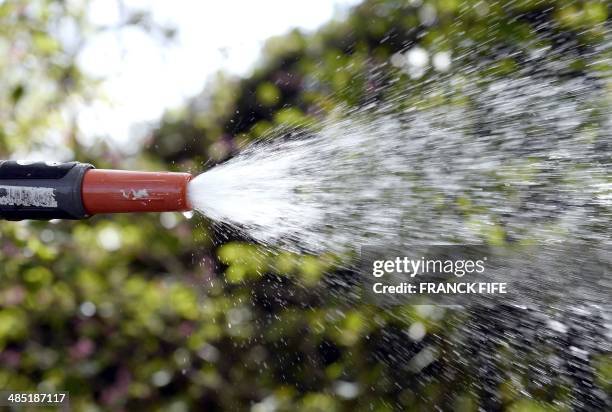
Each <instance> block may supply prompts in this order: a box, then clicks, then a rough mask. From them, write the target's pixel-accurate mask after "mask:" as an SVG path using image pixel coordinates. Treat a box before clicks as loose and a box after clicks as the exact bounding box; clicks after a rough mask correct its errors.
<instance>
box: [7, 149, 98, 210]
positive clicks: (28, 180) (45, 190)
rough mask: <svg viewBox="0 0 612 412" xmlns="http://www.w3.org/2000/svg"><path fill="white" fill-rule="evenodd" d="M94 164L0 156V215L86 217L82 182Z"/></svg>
mask: <svg viewBox="0 0 612 412" xmlns="http://www.w3.org/2000/svg"><path fill="white" fill-rule="evenodd" d="M92 168H93V166H92V165H90V164H86V163H78V162H69V163H55V162H23V161H12V160H0V219H6V220H25V219H35V220H51V219H85V218H87V217H88V214H87V212H86V210H85V208H84V207H83V199H82V195H81V186H82V183H83V176H84V175H85V172H87V170H89V169H92Z"/></svg>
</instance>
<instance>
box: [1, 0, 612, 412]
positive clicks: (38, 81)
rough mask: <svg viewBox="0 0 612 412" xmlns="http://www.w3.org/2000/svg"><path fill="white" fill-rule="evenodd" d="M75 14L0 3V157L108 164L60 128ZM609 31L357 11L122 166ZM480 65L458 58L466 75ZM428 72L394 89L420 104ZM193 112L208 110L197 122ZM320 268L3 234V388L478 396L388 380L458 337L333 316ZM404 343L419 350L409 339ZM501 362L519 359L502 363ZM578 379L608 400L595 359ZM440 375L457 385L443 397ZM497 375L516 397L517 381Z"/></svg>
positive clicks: (122, 241) (173, 161)
mask: <svg viewBox="0 0 612 412" xmlns="http://www.w3.org/2000/svg"><path fill="white" fill-rule="evenodd" d="M506 3H508V4H506ZM83 7H84V5H83V4H81V3H80V2H79V1H51V0H36V1H15V0H6V1H4V2H0V73H2V76H1V77H0V157H5V156H7V155H8V154H9V153H19V152H24V151H29V150H32V149H33V148H38V147H41V145H43V144H44V141H45V140H46V137H47V135H48V133H51V132H53V133H56V134H57V133H58V132H59V133H60V134H62V135H63V136H66V137H65V139H64V140H63V144H65V146H66V147H67V148H68V149H69V150H71V151H72V152H73V153H74V154H75V156H76V157H79V160H82V161H87V160H90V161H93V162H95V163H97V164H98V165H100V166H119V164H117V163H116V162H115V163H114V162H113V161H111V160H110V159H109V157H108V156H106V155H105V153H103V151H102V153H97V152H96V151H93V152H92V151H87V152H86V151H84V150H83V149H82V148H81V147H80V146H79V144H78V141H77V140H76V139H75V136H76V134H78V131H77V130H74V128H73V126H72V124H71V122H70V121H67V120H66V117H65V116H63V115H62V113H66V110H68V109H67V108H68V107H69V104H68V103H69V100H70V98H71V97H75V96H77V97H79V98H85V99H88V98H91V97H92V96H94V97H95V85H96V83H95V82H94V81H92V80H91V79H87V78H85V77H84V76H83V75H82V74H81V73H80V72H79V71H78V68H77V67H76V65H75V62H74V56H75V51H74V50H65V49H64V48H63V45H62V44H61V42H60V41H59V39H58V38H57V31H56V30H54V27H57V25H58V24H68V21H70V22H72V23H71V24H74V25H75V26H76V27H77V28H78V30H77V33H78V35H79V36H82V39H81V40H82V41H86V33H87V32H88V30H89V29H88V24H87V21H86V19H85V16H84V12H83ZM432 15H433V16H434V17H433V20H431V19H430V20H431V21H428V22H424V21H423V20H427V18H424V17H423V16H425V17H427V16H432ZM609 16H610V10H609V5H608V4H607V3H606V2H603V1H586V0H585V1H577V2H565V1H558V2H556V1H552V0H544V1H527V0H522V1H515V2H503V1H498V2H493V1H485V0H425V1H423V2H416V1H415V2H406V1H400V0H391V1H381V0H367V1H365V2H364V3H363V4H361V5H359V6H357V7H355V8H354V9H353V10H352V11H351V12H350V13H349V15H348V16H347V18H346V19H345V20H343V21H336V22H331V23H329V24H328V25H326V26H324V27H323V28H321V29H320V30H319V31H318V32H317V33H315V34H312V35H311V34H308V35H307V34H304V33H302V32H300V31H297V30H296V31H292V32H291V33H288V34H286V35H284V36H281V37H278V38H275V39H271V40H270V41H269V42H268V44H267V46H266V48H265V51H264V56H263V63H262V64H261V65H260V66H259V67H258V68H257V70H256V71H255V72H254V74H253V75H251V76H249V77H247V78H243V79H231V78H227V77H224V76H222V75H220V76H219V78H218V79H216V80H215V84H214V85H212V87H211V88H209V89H207V90H206V92H205V93H204V94H203V95H202V96H200V97H199V98H198V99H196V100H195V101H194V102H188V103H187V104H186V107H185V108H183V109H181V110H179V111H176V112H172V113H168V114H167V115H166V116H165V119H164V121H163V122H162V124H161V125H160V126H159V128H158V130H157V131H156V133H155V136H154V139H153V141H152V142H151V145H150V147H149V148H148V149H147V150H146V151H145V152H144V153H143V154H142V157H141V159H139V162H140V164H141V165H143V166H144V167H146V168H150V169H153V168H160V169H168V170H194V171H195V170H199V169H200V167H201V165H202V164H203V163H204V162H205V161H207V160H210V159H212V160H213V161H221V160H223V159H225V158H227V157H228V156H230V155H231V154H232V153H234V152H235V151H236V150H237V149H238V148H239V147H240V146H241V145H243V144H245V143H247V142H249V141H252V140H255V139H259V138H261V137H262V136H265V135H266V133H267V132H268V131H269V130H270V129H271V128H273V127H276V126H284V125H291V124H295V123H304V122H306V123H309V124H310V123H312V124H316V122H317V120H319V119H322V118H324V116H326V115H327V114H329V113H331V112H332V111H333V110H334V108H336V107H338V106H340V105H349V106H356V105H360V104H363V103H365V102H367V101H369V100H371V99H372V98H375V97H377V96H373V95H372V94H371V93H372V92H371V88H370V87H369V83H370V82H384V79H385V70H386V69H385V67H386V66H385V63H387V62H388V61H389V59H390V58H391V56H393V55H394V54H395V53H397V52H400V51H403V50H405V49H406V48H407V47H411V46H414V45H417V44H418V45H419V46H421V47H424V48H426V49H427V50H429V51H430V52H432V53H435V52H438V51H449V50H450V51H452V52H453V53H454V54H461V53H463V52H466V51H469V50H478V51H479V53H486V51H487V49H486V48H476V47H475V46H474V45H475V44H476V45H481V44H484V43H485V42H486V43H487V44H490V45H492V46H493V45H495V46H499V47H507V48H509V49H512V48H513V47H516V45H517V44H518V43H519V42H524V41H527V40H533V39H534V38H535V31H536V29H535V26H536V25H537V23H538V21H541V20H542V19H543V20H545V21H549V22H556V23H559V25H560V26H558V27H555V28H554V29H551V30H553V31H563V33H564V34H566V35H567V36H569V37H570V38H572V39H575V40H576V41H577V42H584V43H592V42H594V41H596V40H597V39H598V36H600V35H601V34H602V31H603V30H604V25H601V24H600V23H602V22H606V24H607V22H608V18H609ZM138 21H139V20H138V19H135V20H134V24H138ZM585 29H589V30H585ZM245 35H246V34H245ZM479 53H473V55H471V57H470V58H471V59H474V61H479V60H480V59H482V57H483V56H482V55H480V54H479ZM519 65H520V61H517V60H515V59H514V58H506V59H503V60H498V61H493V62H492V63H491V64H490V66H489V67H487V73H486V74H490V75H504V74H507V73H511V72H512V71H513V70H515V69H516V68H517V67H518V66H519ZM429 70H430V72H427V73H426V74H425V77H423V78H421V79H411V78H409V77H408V76H406V77H404V78H401V79H400V80H399V82H398V83H397V85H396V87H397V88H407V87H410V88H414V90H415V91H417V90H418V88H419V87H425V85H424V84H425V83H426V82H425V79H427V78H428V76H430V75H432V74H433V72H431V70H433V69H429ZM371 73H375V74H376V75H371ZM415 96H418V93H415ZM415 98H416V97H415ZM200 99H204V100H205V101H206V102H207V103H209V105H208V107H209V110H207V111H205V112H202V111H201V110H200V109H198V107H201V106H199V105H197V104H195V103H197V102H198V101H199V100H200ZM453 99H455V101H454V103H456V104H467V103H466V102H465V101H463V100H462V96H460V95H457V96H456V97H453ZM413 103H416V102H410V104H413ZM418 103H419V104H439V103H441V102H439V101H429V102H418ZM402 109H403V108H401V107H400V108H398V110H402ZM68 112H69V111H68ZM73 115H74V114H73ZM69 117H70V116H69ZM524 169H525V174H528V173H532V171H531V170H530V168H529V165H525V168H524ZM457 203H458V205H457V207H458V209H459V210H460V211H461V213H464V214H465V215H466V216H467V217H469V216H470V215H474V216H476V215H477V214H478V213H480V211H479V210H477V208H476V206H474V205H472V204H471V202H470V200H469V198H468V197H465V198H460V199H458V200H457ZM442 206H443V205H442ZM473 223H474V225H480V226H479V230H481V232H482V234H483V238H485V239H488V241H489V242H490V243H493V244H500V243H503V242H504V241H505V233H504V229H503V227H502V226H500V225H497V224H491V225H482V224H481V223H479V222H478V221H477V220H476V218H474V220H473ZM336 266H337V262H336V261H335V260H334V258H333V257H330V256H310V255H299V254H293V253H289V252H282V253H276V254H275V253H271V252H270V251H267V250H264V249H262V248H261V247H258V246H257V245H253V244H249V243H247V242H246V241H245V240H244V239H240V238H239V237H238V236H236V237H234V238H232V239H230V240H227V239H225V238H223V237H221V236H219V234H218V233H216V232H215V230H213V229H212V228H211V227H209V226H208V222H205V221H201V220H199V218H194V219H193V220H191V221H189V220H187V219H185V218H184V217H183V216H182V215H178V214H171V215H168V214H166V215H162V216H130V217H113V218H111V217H96V218H94V219H90V220H89V221H86V222H59V223H36V222H29V223H7V222H2V223H1V226H0V388H2V389H4V388H8V389H11V390H36V389H39V390H48V391H50V390H68V391H70V393H71V402H72V405H73V407H74V409H75V410H130V411H132V410H160V411H161V410H176V411H181V410H246V409H248V408H251V407H252V409H253V410H254V411H265V410H270V406H274V407H275V408H276V409H277V410H282V411H293V410H301V411H335V410H337V411H341V410H357V411H366V410H367V411H392V410H415V411H416V410H431V409H432V407H433V405H439V406H440V407H441V408H442V409H446V410H450V409H456V410H462V411H473V410H477V409H478V407H479V405H480V404H481V402H482V401H483V399H482V398H481V397H480V396H479V395H478V394H476V393H475V391H474V390H473V388H477V387H479V386H478V385H479V382H478V377H477V376H475V375H474V374H473V372H474V370H473V369H470V368H469V367H466V366H465V365H463V364H461V363H459V364H453V365H444V362H445V360H444V358H438V360H437V363H436V368H438V369H435V368H434V369H435V370H433V371H432V370H427V371H425V370H423V371H420V370H407V371H406V370H402V371H401V373H400V371H399V369H401V368H399V366H398V365H397V363H398V362H404V361H407V360H410V359H411V358H412V356H415V355H416V354H417V353H421V351H422V350H424V348H429V347H430V346H433V345H434V344H437V342H438V340H437V339H436V336H438V335H439V334H443V333H447V334H452V333H454V328H456V320H455V321H451V320H450V319H448V318H447V317H446V316H444V313H443V311H442V312H441V313H440V312H438V311H428V310H426V309H423V308H421V309H419V308H417V307H398V308H394V309H393V310H390V311H385V312H382V311H380V310H378V309H377V308H373V307H370V306H368V305H365V304H361V303H358V304H355V305H351V306H350V307H346V303H345V299H339V296H340V295H342V293H344V289H342V288H341V287H340V286H336V285H342V284H343V282H344V281H345V280H346V279H345V278H343V276H346V273H345V272H346V271H343V270H341V269H338V268H336ZM342 297H343V298H346V296H342ZM411 327H416V328H419V329H421V330H423V331H424V332H423V337H422V338H420V339H415V340H411V339H409V338H408V337H407V336H406V333H405V332H406V331H407V330H410V328H411ZM393 339H396V341H397V342H398V344H397V346H396V347H394V346H392V343H393ZM454 350H456V349H455V348H444V347H441V348H437V349H435V350H433V349H432V352H431V353H432V356H436V353H438V351H439V352H440V353H442V352H443V351H447V353H450V352H452V351H454ZM394 353H399V354H401V355H398V357H399V358H400V359H398V358H395V360H394V358H392V355H393V354H394ZM500 353H501V351H500ZM468 355H469V354H468ZM468 355H466V356H468ZM500 356H501V355H500ZM504 356H506V357H507V358H508V359H511V360H512V359H517V358H520V357H521V356H523V353H522V352H520V351H515V352H512V350H510V349H507V353H505V354H504ZM381 359H386V360H387V361H386V362H382V361H381ZM389 360H390V361H389ZM507 364H508V365H510V366H508V367H509V368H511V365H512V362H511V361H509V362H507ZM444 366H450V369H444ZM595 367H596V370H597V376H598V379H599V384H600V385H601V387H605V388H607V390H609V386H610V360H609V358H607V357H602V358H601V359H598V360H597V364H596V366H595ZM439 370H446V371H448V370H453V371H454V372H453V373H454V375H453V376H445V377H444V379H445V380H442V377H441V376H439V375H437V374H436V373H437V372H436V371H439ZM502 372H504V373H506V372H507V374H508V375H512V376H516V375H518V376H519V377H520V378H521V379H522V381H523V383H522V384H523V385H524V386H525V387H526V386H527V385H528V382H527V380H528V378H529V376H528V374H527V372H526V371H521V370H517V369H513V370H510V371H502ZM521 374H522V375H521ZM553 378H554V377H553ZM398 382H399V385H398ZM470 384H471V386H470ZM557 384H558V382H557V381H556V380H555V379H552V382H551V383H550V384H549V387H546V388H544V389H543V390H542V389H541V388H540V389H538V390H534V391H532V392H529V396H530V397H531V398H532V399H525V397H526V394H527V393H528V391H527V390H526V389H525V387H520V388H517V387H515V386H516V382H514V381H513V382H510V383H507V384H504V385H503V387H502V388H499V390H500V392H501V393H502V408H504V409H506V410H510V411H519V410H521V411H524V410H529V411H548V410H551V408H553V407H554V408H556V409H557V410H558V409H560V408H561V407H562V405H564V402H566V401H567V397H568V396H567V394H564V393H563V392H562V391H558V390H556V386H555V385H557ZM449 388H452V389H453V392H452V393H447V392H448V391H449ZM551 405H552V406H551ZM560 405H561V406H560Z"/></svg>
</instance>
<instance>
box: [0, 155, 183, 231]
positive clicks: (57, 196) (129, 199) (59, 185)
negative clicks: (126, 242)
mask: <svg viewBox="0 0 612 412" xmlns="http://www.w3.org/2000/svg"><path fill="white" fill-rule="evenodd" d="M191 178H192V176H191V175H190V174H189V173H170V172H135V171H123V170H104V169H95V168H94V167H93V166H92V165H90V164H86V163H78V162H69V163H55V162H20V161H7V160H0V219H7V220H24V219H36V220H51V219H85V218H88V217H89V216H91V215H95V214H99V213H126V212H171V211H187V210H190V209H191V207H190V205H189V202H188V200H187V184H188V183H189V181H190V180H191Z"/></svg>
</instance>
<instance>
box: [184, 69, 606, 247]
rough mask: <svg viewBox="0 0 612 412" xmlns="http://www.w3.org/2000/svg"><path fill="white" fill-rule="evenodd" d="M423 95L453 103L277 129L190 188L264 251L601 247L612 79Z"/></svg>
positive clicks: (464, 81) (467, 86)
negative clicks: (495, 243) (551, 243)
mask: <svg viewBox="0 0 612 412" xmlns="http://www.w3.org/2000/svg"><path fill="white" fill-rule="evenodd" d="M422 93H423V95H424V97H423V100H422V103H426V102H427V101H430V100H432V99H443V100H445V101H446V102H447V103H445V104H442V105H437V106H434V107H418V105H416V106H408V107H406V108H405V109H402V110H401V111H398V110H396V108H397V107H401V106H402V98H404V99H406V96H401V95H400V96H394V97H392V98H391V99H390V100H389V101H387V102H385V103H382V102H378V103H376V104H372V105H369V106H366V107H362V108H360V109H358V110H352V111H351V110H346V111H344V112H342V113H339V114H336V115H335V116H333V118H331V119H327V120H326V121H324V122H322V124H321V125H320V127H318V128H317V129H316V130H314V131H313V130H312V128H310V130H309V131H306V130H304V129H303V128H296V129H294V130H286V129H284V130H282V131H276V132H275V135H276V138H275V139H271V140H269V141H267V142H264V143H260V144H255V145H252V146H250V147H248V148H246V149H245V150H244V151H243V152H242V153H240V154H239V155H238V156H236V157H234V158H233V159H231V160H229V161H228V162H226V163H223V164H221V165H219V166H217V167H214V168H212V169H211V170H209V171H208V172H206V173H204V174H202V175H200V176H198V177H197V178H196V179H194V180H193V181H192V183H191V185H190V189H189V196H190V199H191V202H192V204H193V205H194V207H195V208H196V209H197V210H198V211H200V212H202V213H204V214H205V215H207V216H208V217H210V218H212V219H214V220H218V221H221V222H225V223H228V224H231V225H233V226H235V227H236V228H238V229H239V230H241V231H244V232H245V233H246V234H247V235H249V236H250V237H251V238H253V239H256V240H257V241H259V242H262V243H264V244H270V245H280V246H282V247H285V248H290V249H301V250H304V249H305V250H308V251H314V252H320V251H332V252H344V251H347V250H350V249H354V248H358V247H359V246H361V245H365V244H393V245H410V244H415V243H421V244H422V243H427V242H431V243H466V242H479V241H483V240H485V241H486V240H490V239H491V238H494V237H496V236H497V237H503V238H504V239H506V240H520V239H524V238H530V239H536V240H550V239H551V238H553V237H558V236H560V235H567V234H571V237H572V239H574V240H575V239H588V240H595V241H602V240H603V239H604V237H603V235H604V228H605V226H606V225H607V223H609V218H610V206H611V204H612V197H611V190H612V186H611V184H610V180H609V178H610V175H609V170H610V169H609V167H610V158H609V153H610V141H611V140H610V137H611V136H612V124H611V123H610V116H609V113H610V111H609V108H610V101H609V96H608V94H607V90H606V83H605V82H604V80H603V79H602V78H598V79H593V78H585V77H577V78H568V79H563V78H558V77H550V76H535V75H529V76H528V75H525V74H522V73H519V74H516V75H512V76H508V77H507V78H503V79H489V80H483V79H482V78H479V79H477V78H476V77H474V76H472V75H470V74H469V73H459V74H457V75H454V76H448V77H446V78H445V79H438V81H437V82H436V83H435V84H432V85H431V86H430V87H428V88H426V90H424V91H423V92H422ZM457 96H460V97H461V98H462V101H461V102H458V99H455V97H457ZM422 106H426V104H422ZM279 135H282V136H279ZM280 137H282V138H280Z"/></svg>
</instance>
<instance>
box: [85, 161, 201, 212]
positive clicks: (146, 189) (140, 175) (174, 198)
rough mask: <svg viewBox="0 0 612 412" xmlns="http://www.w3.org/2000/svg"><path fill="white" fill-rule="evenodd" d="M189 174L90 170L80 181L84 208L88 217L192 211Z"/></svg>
mask: <svg viewBox="0 0 612 412" xmlns="http://www.w3.org/2000/svg"><path fill="white" fill-rule="evenodd" d="M191 178H192V176H191V175H190V174H189V173H170V172H133V171H123V170H104V169H90V170H88V171H87V172H86V173H85V176H84V177H83V185H82V197H83V206H84V207H85V210H86V211H87V213H88V214H90V215H95V214H98V213H125V212H173V211H187V210H191V206H190V205H189V202H188V201H187V184H188V183H189V181H190V180H191Z"/></svg>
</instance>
